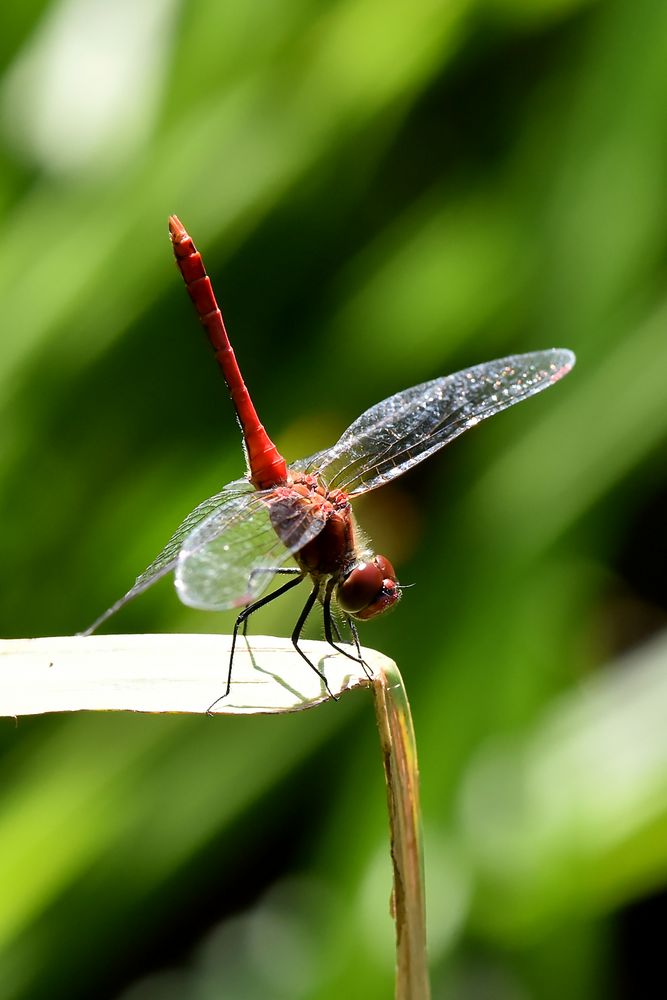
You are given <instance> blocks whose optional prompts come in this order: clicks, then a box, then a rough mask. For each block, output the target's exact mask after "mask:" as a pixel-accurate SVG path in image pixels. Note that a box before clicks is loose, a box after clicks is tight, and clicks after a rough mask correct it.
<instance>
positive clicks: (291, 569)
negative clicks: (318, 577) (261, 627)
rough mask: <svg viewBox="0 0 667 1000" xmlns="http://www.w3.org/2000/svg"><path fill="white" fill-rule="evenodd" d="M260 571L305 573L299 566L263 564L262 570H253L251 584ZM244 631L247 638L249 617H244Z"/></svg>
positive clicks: (301, 574) (285, 574)
mask: <svg viewBox="0 0 667 1000" xmlns="http://www.w3.org/2000/svg"><path fill="white" fill-rule="evenodd" d="M259 573H273V575H274V576H296V575H299V576H301V577H302V576H303V573H302V571H301V570H300V569H299V567H298V566H263V567H262V569H261V570H259V569H254V570H252V572H251V574H250V577H249V578H248V583H249V584H250V583H251V582H252V578H253V577H254V576H257V575H258V574H259ZM276 593H277V591H276ZM246 607H248V608H249V607H250V605H249V604H247V605H246ZM242 633H243V638H244V639H245V638H246V636H247V635H248V619H247V617H246V618H244V619H243V629H242Z"/></svg>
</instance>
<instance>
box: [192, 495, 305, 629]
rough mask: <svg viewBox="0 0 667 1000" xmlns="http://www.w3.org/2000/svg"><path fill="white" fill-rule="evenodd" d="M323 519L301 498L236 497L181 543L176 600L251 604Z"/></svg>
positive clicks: (198, 604) (211, 606)
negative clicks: (177, 597)
mask: <svg viewBox="0 0 667 1000" xmlns="http://www.w3.org/2000/svg"><path fill="white" fill-rule="evenodd" d="M324 523H325V522H324V521H323V520H321V519H319V518H317V517H315V516H313V515H312V514H311V513H310V510H309V507H308V505H307V504H305V503H304V502H303V498H300V497H296V498H292V497H290V496H283V495H281V494H278V493H276V492H274V491H272V490H263V491H261V492H256V493H253V494H252V495H251V496H250V497H248V496H245V497H239V498H237V500H236V501H235V502H232V503H230V504H228V505H226V506H225V507H224V508H223V509H220V510H217V511H214V512H213V513H212V514H211V515H210V516H209V517H208V518H206V520H205V521H202V523H201V524H200V525H198V527H197V528H195V530H194V531H193V532H192V533H191V534H190V535H189V536H188V538H187V539H186V540H185V542H184V543H183V545H182V547H181V550H180V553H179V556H178V565H177V568H176V590H177V591H178V595H179V597H180V599H181V600H182V601H183V603H184V604H189V605H190V606H191V607H195V608H202V609H204V610H209V611H224V610H227V609H229V608H237V607H243V606H244V605H246V604H250V603H251V602H252V601H254V600H256V598H257V597H259V595H260V594H261V593H262V592H263V591H264V590H266V588H267V586H268V585H269V583H270V582H271V580H272V578H273V576H274V574H275V571H276V570H277V569H280V568H282V567H283V566H284V565H285V563H287V562H288V561H289V560H290V559H291V558H292V556H293V554H294V553H295V552H297V551H298V550H299V549H301V548H303V546H304V545H306V544H307V543H308V542H309V541H311V540H312V539H313V538H315V536H316V535H318V534H319V532H320V531H321V530H322V528H323V527H324Z"/></svg>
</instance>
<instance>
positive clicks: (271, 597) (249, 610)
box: [206, 572, 319, 714]
mask: <svg viewBox="0 0 667 1000" xmlns="http://www.w3.org/2000/svg"><path fill="white" fill-rule="evenodd" d="M302 580H303V573H301V572H300V573H299V578H298V579H296V580H289V581H288V582H287V583H284V584H283V585H282V587H278V590H274V591H273V593H272V594H268V595H267V596H266V597H262V598H260V600H259V601H255V602H254V603H253V604H248V605H247V606H246V607H245V608H244V609H243V611H242V612H241V614H240V615H239V616H238V618H237V619H236V621H235V622H234V629H233V631H232V648H231V649H230V651H229V667H228V669H227V686H226V687H225V693H224V694H221V695H220V697H219V698H216V699H215V701H213V702H211V704H210V705H209V706H208V708H207V709H206V711H207V712H208V713H209V714H210V712H211V709H212V708H213V707H214V706H215V705H217V704H218V702H219V701H222V700H223V698H226V697H227V695H228V694H229V692H230V690H231V686H232V664H233V663H234V652H235V650H236V640H237V638H238V634H239V629H240V628H241V626H242V625H245V623H246V621H247V620H248V618H249V617H250V615H252V614H254V613H255V611H259V609H260V608H263V607H264V606H265V605H267V604H270V603H271V601H275V599H276V598H277V597H282V595H283V594H286V593H287V591H288V590H291V589H292V587H296V586H297V584H299V583H301V581H302ZM243 634H244V635H245V629H244V632H243ZM299 652H300V650H299ZM318 673H319V671H318Z"/></svg>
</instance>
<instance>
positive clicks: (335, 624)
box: [331, 615, 343, 642]
mask: <svg viewBox="0 0 667 1000" xmlns="http://www.w3.org/2000/svg"><path fill="white" fill-rule="evenodd" d="M331 627H332V629H333V634H334V635H335V636H336V642H342V641H343V637H342V635H341V634H340V629H339V628H338V622H337V621H336V619H335V618H334V616H333V615H332V616H331Z"/></svg>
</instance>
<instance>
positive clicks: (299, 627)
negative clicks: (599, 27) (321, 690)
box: [292, 583, 338, 701]
mask: <svg viewBox="0 0 667 1000" xmlns="http://www.w3.org/2000/svg"><path fill="white" fill-rule="evenodd" d="M319 592H320V585H319V583H316V584H315V586H314V587H313V589H312V591H311V592H310V594H309V596H308V600H307V601H306V603H305V604H304V606H303V610H302V612H301V614H300V615H299V620H298V622H297V623H296V625H295V626H294V631H293V632H292V645H293V646H294V648H295V649H296V651H297V653H298V654H299V656H300V657H301V658H302V659H303V660H305V661H306V663H307V664H308V666H309V667H310V668H311V669H312V670H314V671H315V673H316V674H317V675H318V677H319V678H320V680H321V681H322V682H323V683H324V686H325V688H326V689H327V692H328V694H329V697H330V698H333V700H334V701H338V698H337V697H336V695H335V694H334V693H333V691H332V690H331V688H330V687H329V683H328V681H327V679H326V677H325V676H324V674H323V673H322V671H321V670H320V669H319V667H316V666H315V664H314V663H313V662H312V660H309V659H308V657H307V656H306V654H305V653H304V651H303V650H302V649H300V648H299V639H300V638H301V632H302V631H303V626H304V625H305V624H306V618H307V617H308V615H309V614H310V612H311V611H312V609H313V604H314V603H315V601H316V600H317V596H318V594H319Z"/></svg>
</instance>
